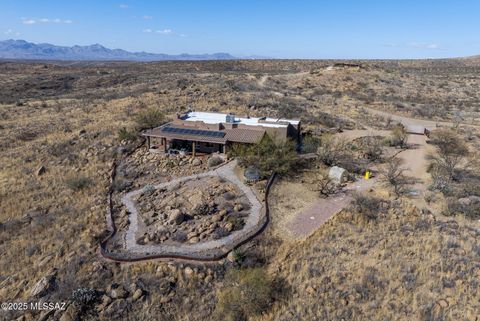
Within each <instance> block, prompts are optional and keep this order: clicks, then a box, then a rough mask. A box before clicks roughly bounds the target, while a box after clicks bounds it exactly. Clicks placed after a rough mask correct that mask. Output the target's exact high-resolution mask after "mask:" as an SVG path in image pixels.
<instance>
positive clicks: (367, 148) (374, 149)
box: [362, 136, 383, 161]
mask: <svg viewBox="0 0 480 321" xmlns="http://www.w3.org/2000/svg"><path fill="white" fill-rule="evenodd" d="M362 150H363V155H364V156H365V157H366V158H368V159H369V160H371V161H377V160H380V159H381V158H382V155H383V146H382V144H381V141H380V140H379V139H378V138H376V137H373V136H367V137H365V140H364V141H363V144H362Z"/></svg>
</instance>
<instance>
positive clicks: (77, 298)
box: [72, 288, 98, 307]
mask: <svg viewBox="0 0 480 321" xmlns="http://www.w3.org/2000/svg"><path fill="white" fill-rule="evenodd" d="M97 299H98V293H97V291H96V290H94V289H88V288H79V289H76V290H75V291H73V293H72V300H73V302H75V303H76V304H78V305H79V306H81V307H88V306H89V305H91V304H93V303H94V302H95V301H96V300H97Z"/></svg>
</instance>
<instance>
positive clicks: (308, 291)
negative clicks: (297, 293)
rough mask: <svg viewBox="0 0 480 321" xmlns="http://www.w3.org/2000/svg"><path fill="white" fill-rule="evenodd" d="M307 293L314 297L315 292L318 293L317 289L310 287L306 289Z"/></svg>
mask: <svg viewBox="0 0 480 321" xmlns="http://www.w3.org/2000/svg"><path fill="white" fill-rule="evenodd" d="M305 291H306V292H307V293H308V294H310V295H313V294H315V292H316V291H315V289H314V288H313V287H312V286H308V287H307V288H306V289H305Z"/></svg>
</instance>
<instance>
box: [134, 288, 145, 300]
mask: <svg viewBox="0 0 480 321" xmlns="http://www.w3.org/2000/svg"><path fill="white" fill-rule="evenodd" d="M142 296H143V291H142V289H137V290H136V291H135V292H134V293H133V296H132V300H133V301H137V300H138V299H140V298H141V297H142Z"/></svg>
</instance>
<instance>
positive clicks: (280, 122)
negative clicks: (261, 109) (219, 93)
mask: <svg viewBox="0 0 480 321" xmlns="http://www.w3.org/2000/svg"><path fill="white" fill-rule="evenodd" d="M227 116H229V114H223V113H210V112H201V111H191V112H188V113H187V114H186V115H185V116H184V117H182V120H186V121H201V122H204V123H206V124H219V123H227ZM228 123H232V122H231V121H228ZM233 123H235V124H244V125H249V126H263V127H274V128H281V127H287V126H288V125H289V124H291V125H293V126H297V125H298V124H299V123H300V121H299V120H293V119H283V118H270V117H237V116H234V122H233Z"/></svg>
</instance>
